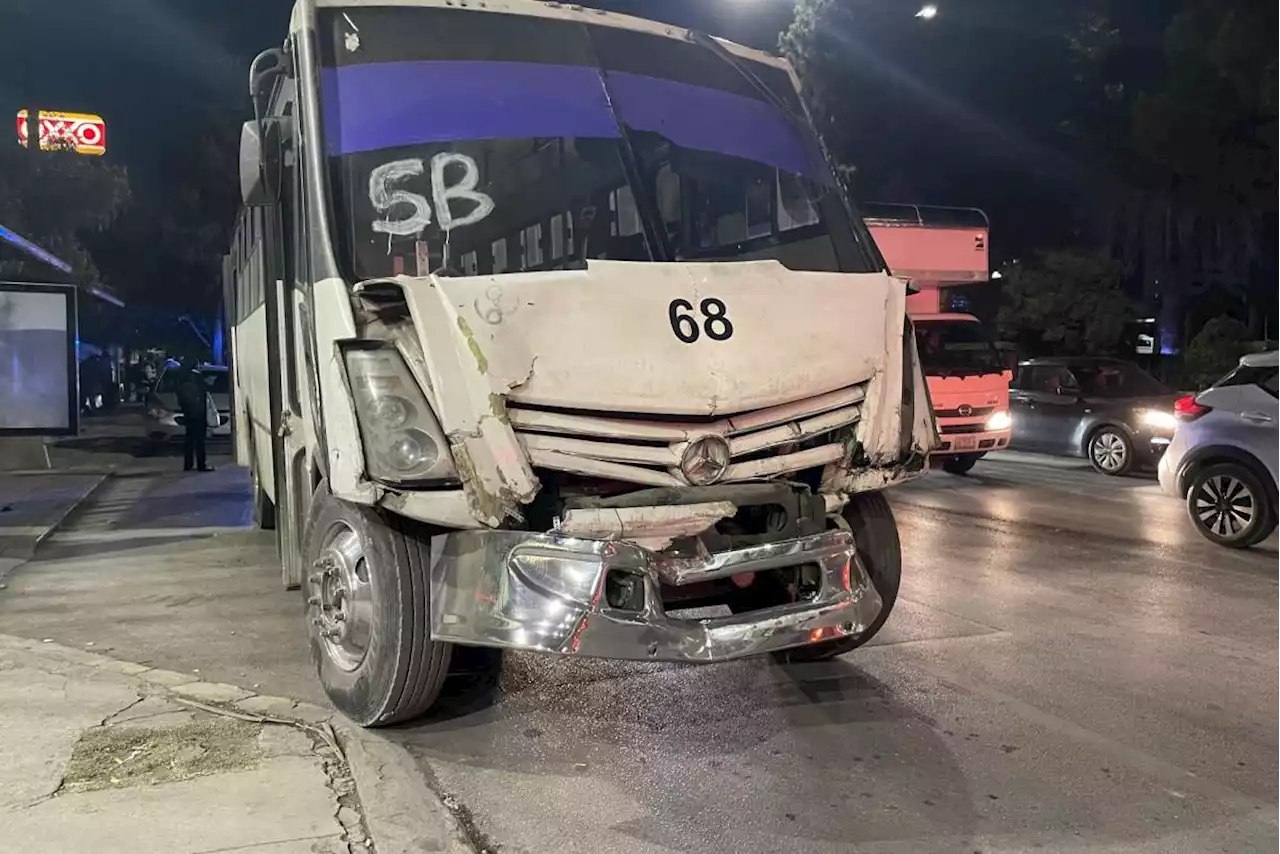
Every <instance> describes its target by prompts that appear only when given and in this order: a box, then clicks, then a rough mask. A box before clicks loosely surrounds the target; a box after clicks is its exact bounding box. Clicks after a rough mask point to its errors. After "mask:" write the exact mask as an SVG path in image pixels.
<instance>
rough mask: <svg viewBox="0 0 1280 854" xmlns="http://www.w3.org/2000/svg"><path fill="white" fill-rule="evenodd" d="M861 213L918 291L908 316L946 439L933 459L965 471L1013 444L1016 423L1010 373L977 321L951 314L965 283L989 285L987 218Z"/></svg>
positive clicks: (885, 207)
mask: <svg viewBox="0 0 1280 854" xmlns="http://www.w3.org/2000/svg"><path fill="white" fill-rule="evenodd" d="M862 212H863V215H864V216H865V218H866V222H867V226H868V227H869V228H870V229H871V234H872V236H873V237H874V238H875V241H876V245H877V246H879V247H880V252H881V254H883V255H884V258H885V261H886V262H887V263H888V265H889V269H890V270H891V271H892V272H893V274H894V275H896V276H902V277H904V278H907V279H910V280H911V281H912V282H913V284H914V285H915V287H916V288H917V289H918V291H919V292H918V293H915V294H912V295H911V296H909V297H907V313H908V314H909V315H910V317H911V321H912V323H913V325H914V326H915V330H916V345H917V348H918V350H919V352H920V360H921V363H922V365H923V367H924V372H925V378H926V380H927V382H928V386H929V396H930V398H931V399H932V401H933V413H934V416H935V418H936V419H937V422H938V432H939V433H940V434H941V440H942V441H941V445H940V447H939V449H938V450H937V451H935V452H934V456H935V458H936V459H937V460H938V461H940V462H941V464H942V468H943V470H945V471H947V472H950V473H951V474H964V473H965V472H967V471H969V470H970V469H971V468H973V466H974V463H976V462H977V461H978V460H979V459H981V458H982V457H983V456H984V455H985V454H986V453H987V452H988V451H994V450H998V449H1000V448H1005V447H1007V446H1008V444H1009V435H1010V427H1011V425H1012V422H1011V419H1010V416H1009V383H1010V381H1011V380H1012V379H1013V374H1012V372H1011V371H1010V370H1008V369H1007V368H1006V367H1005V364H1004V362H1003V360H1002V359H1001V357H1000V354H999V352H998V351H997V350H996V348H995V345H994V344H993V343H992V341H991V339H990V337H989V336H988V335H987V332H986V330H985V329H984V328H983V326H982V323H981V322H980V321H979V320H978V319H977V318H976V317H973V316H972V315H970V314H966V313H963V312H962V311H953V310H949V309H950V308H951V303H953V302H954V301H955V300H954V296H955V295H957V294H963V292H964V286H971V285H981V284H983V283H986V282H988V281H989V280H990V271H989V266H988V255H987V243H988V241H987V237H988V231H989V225H988V221H987V216H986V214H984V213H983V212H982V211H980V210H978V209H977V208H946V207H926V206H922V205H906V204H869V205H863V206H862Z"/></svg>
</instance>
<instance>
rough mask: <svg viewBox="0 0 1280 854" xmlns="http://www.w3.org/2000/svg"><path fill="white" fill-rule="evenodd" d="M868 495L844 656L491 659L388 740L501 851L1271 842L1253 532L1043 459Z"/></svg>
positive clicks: (1271, 562) (1266, 682)
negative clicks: (888, 583)
mask: <svg viewBox="0 0 1280 854" xmlns="http://www.w3.org/2000/svg"><path fill="white" fill-rule="evenodd" d="M893 500H894V506H895V513H896V514H897V518H898V523H899V526H900V528H901V534H902V540H903V550H904V564H905V570H904V578H903V589H902V598H901V599H900V600H899V603H898V607H897V609H896V610H895V612H894V615H893V617H892V618H891V619H890V621H889V623H888V625H887V626H886V628H885V629H884V631H883V632H882V633H881V635H880V637H878V638H876V640H875V641H874V642H873V643H872V645H870V646H869V647H867V648H864V649H862V650H859V651H856V652H854V653H851V654H849V655H847V656H845V657H844V658H843V659H841V660H838V661H834V662H829V663H825V664H821V665H807V666H794V665H789V666H780V665H778V664H775V663H773V662H772V661H769V660H758V659H757V660H749V661H741V662H734V663H730V664H724V665H717V666H713V667H684V666H672V665H631V664H617V663H608V662H590V661H565V660H557V659H553V658H544V657H539V656H528V655H513V656H509V657H508V661H507V667H506V672H505V674H504V677H503V680H502V690H501V692H500V694H499V695H498V698H497V702H496V703H495V704H494V705H492V706H490V707H488V708H485V709H482V710H480V711H476V712H472V713H470V714H466V715H462V716H460V717H457V718H455V719H453V720H449V721H444V722H433V723H430V724H425V725H421V726H418V727H410V728H404V729H401V730H398V731H397V732H396V734H395V736H394V737H396V738H399V739H403V741H404V743H405V744H407V745H408V746H409V747H410V749H411V750H412V751H413V752H414V754H415V755H416V756H417V757H418V758H419V759H420V761H421V763H422V764H423V767H424V768H426V769H427V770H428V771H429V772H430V773H433V774H434V775H435V776H436V778H437V779H438V781H439V783H440V785H441V786H442V788H443V789H444V790H446V791H448V792H451V793H452V794H454V795H455V796H456V797H457V798H458V799H459V801H460V802H461V803H462V804H464V805H465V806H466V807H467V808H468V809H469V810H470V811H471V813H472V815H473V817H474V819H475V822H476V826H477V827H478V828H479V830H480V831H481V832H483V834H485V835H486V836H487V837H488V838H489V839H490V840H492V841H493V842H494V843H497V844H498V845H499V846H500V847H501V850H503V851H512V852H516V851H518V852H571V851H572V852H578V851H581V852H660V851H661V852H668V851H711V850H718V851H734V852H781V851H797V852H799V851H804V852H815V851H824V852H825V851H831V852H836V851H843V852H847V851H867V852H897V851H902V852H931V851H937V852H966V854H968V852H974V851H983V852H993V851H1027V850H1033V849H1037V850H1048V851H1113V850H1114V851H1151V852H1175V851H1186V852H1206V851H1219V850H1221V851H1250V850H1258V851H1274V850H1275V848H1276V842H1277V831H1276V809H1275V801H1276V795H1277V792H1276V726H1277V718H1276V702H1277V691H1276V660H1277V659H1276V656H1277V642H1276V626H1277V622H1276V617H1277V611H1276V554H1275V545H1274V540H1272V541H1271V542H1270V543H1268V544H1265V546H1264V549H1263V550H1260V551H1254V552H1252V553H1249V554H1243V555H1242V554H1237V553H1231V552H1227V551H1225V550H1222V549H1218V548H1216V547H1214V546H1211V545H1210V544H1208V543H1204V542H1203V541H1201V540H1200V538H1199V537H1198V535H1196V534H1195V533H1194V531H1191V530H1190V529H1189V528H1188V527H1187V526H1186V520H1185V517H1183V515H1182V509H1181V506H1180V504H1179V503H1178V502H1177V501H1172V500H1169V499H1167V498H1165V497H1164V496H1163V495H1161V494H1160V493H1159V490H1158V487H1157V486H1156V485H1155V483H1154V481H1151V480H1149V479H1148V480H1143V479H1139V478H1134V479H1125V480H1124V481H1122V482H1118V483H1117V482H1114V481H1111V480H1107V479H1103V478H1101V476H1099V475H1096V474H1094V473H1093V472H1092V471H1089V470H1086V469H1082V468H1079V467H1078V466H1072V465H1070V464H1067V465H1063V464H1061V463H1060V462H1056V461H1055V462H1051V463H1050V464H1049V465H1047V466H1046V465H1043V464H1041V461H1035V464H1032V465H1028V464H1027V462H1025V461H1018V462H999V461H994V460H993V461H990V462H985V461H984V464H980V465H979V467H978V468H977V469H975V471H974V476H972V477H969V478H953V477H949V476H947V475H944V474H941V473H938V474H935V475H931V476H930V478H928V479H927V480H926V481H924V482H922V483H919V484H917V485H912V486H910V487H907V488H906V489H902V490H899V491H898V492H897V493H896V494H894V499H893ZM939 508H948V509H950V510H951V511H952V512H942V511H941V510H940V509H939Z"/></svg>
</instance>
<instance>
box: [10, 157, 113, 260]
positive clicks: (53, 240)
mask: <svg viewBox="0 0 1280 854" xmlns="http://www.w3.org/2000/svg"><path fill="white" fill-rule="evenodd" d="M128 198H129V180H128V176H127V174H126V172H125V170H124V169H123V168H122V167H119V166H114V165H112V164H110V163H109V162H106V161H104V160H103V159H102V158H98V157H89V156H84V155H80V154H75V153H74V152H70V151H49V152H44V153H42V154H40V155H33V154H31V153H30V152H29V151H27V150H26V149H23V148H21V147H19V146H17V145H14V144H7V145H0V224H3V225H4V226H5V227H7V228H9V229H10V230H12V231H15V232H17V233H18V234H21V235H22V236H23V237H25V238H27V239H28V240H30V241H32V242H33V243H35V244H37V245H39V246H41V247H43V248H44V249H47V250H48V251H49V252H51V253H52V254H54V255H56V256H57V257H59V258H61V259H63V260H64V261H66V262H67V263H69V264H70V265H71V267H72V273H71V278H72V280H73V281H75V282H78V283H83V284H95V283H98V282H99V281H100V277H99V274H98V270H97V267H96V266H95V264H94V259H93V257H92V254H91V253H90V251H89V249H88V247H87V246H86V241H87V240H89V239H91V237H92V235H94V234H98V233H101V232H102V231H103V230H104V229H106V228H107V227H108V226H110V225H111V223H112V222H113V221H114V220H115V218H116V216H117V215H118V213H119V212H120V210H121V209H122V207H123V206H124V205H125V203H126V202H127V201H128ZM5 258H6V260H0V276H2V277H5V278H25V279H28V280H40V279H45V280H47V279H49V278H51V277H58V278H62V274H60V273H58V272H57V271H56V270H54V269H53V268H51V267H50V266H48V265H47V264H45V263H44V262H41V261H37V260H35V259H32V258H29V257H27V256H25V255H23V254H21V253H17V254H16V255H15V254H12V253H8V252H6V253H5Z"/></svg>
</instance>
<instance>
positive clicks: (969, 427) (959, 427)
mask: <svg viewBox="0 0 1280 854" xmlns="http://www.w3.org/2000/svg"><path fill="white" fill-rule="evenodd" d="M939 429H940V431H941V432H942V435H944V436H951V435H955V434H959V433H985V432H987V425H986V424H941V425H939Z"/></svg>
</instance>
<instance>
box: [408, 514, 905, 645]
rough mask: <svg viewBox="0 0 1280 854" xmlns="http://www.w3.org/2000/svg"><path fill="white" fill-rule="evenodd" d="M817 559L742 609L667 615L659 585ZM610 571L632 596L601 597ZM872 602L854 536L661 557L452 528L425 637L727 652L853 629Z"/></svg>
mask: <svg viewBox="0 0 1280 854" xmlns="http://www.w3.org/2000/svg"><path fill="white" fill-rule="evenodd" d="M804 565H809V566H816V567H817V568H818V569H819V577H820V579H821V581H820V584H819V586H818V590H817V593H816V594H815V595H814V596H813V597H812V598H810V599H808V600H807V601H804V602H794V603H789V604H785V605H779V606H777V607H773V608H766V609H761V610H757V611H751V612H749V613H744V614H737V615H734V616H728V617H715V618H709V619H673V618H671V617H669V616H667V614H666V612H665V611H664V610H663V607H662V596H661V585H662V584H667V585H675V586H679V585H685V584H692V583H695V582H700V581H708V580H711V579H716V578H725V577H728V576H731V575H737V574H739V573H749V572H758V571H761V570H768V569H780V568H785V567H794V566H804ZM614 573H618V575H614V576H613V578H614V581H615V582H616V581H617V580H618V579H619V578H621V579H623V580H624V581H626V582H630V583H638V584H640V585H641V586H642V589H643V591H644V597H643V605H642V606H640V607H639V608H630V609H621V608H615V607H613V606H611V605H610V604H609V603H608V601H607V598H606V593H605V591H606V580H607V579H609V578H610V576H611V575H612V574H614ZM880 608H881V601H880V596H879V594H878V593H877V592H876V589H875V587H873V586H872V584H871V580H870V578H868V576H867V573H866V571H865V570H864V569H863V567H862V564H861V563H860V562H859V560H858V557H857V553H856V551H855V550H854V543H853V537H852V535H850V534H849V533H847V532H844V531H829V532H826V533H822V534H817V535H814V536H810V537H804V538H802V539H794V540H787V541H784V542H779V543H771V544H768V545H761V546H752V547H750V548H744V549H738V550H735V551H727V552H719V553H716V554H713V555H710V556H708V557H706V558H669V557H666V556H663V555H659V554H656V553H654V552H651V551H648V550H646V549H643V548H640V547H639V546H635V545H632V544H630V543H624V542H615V541H610V540H595V539H580V538H575V537H563V536H556V535H553V534H530V533H525V532H520V531H458V532H453V533H449V534H445V535H442V536H439V537H436V538H435V540H434V541H433V548H432V568H431V636H432V638H433V639H435V640H439V641H449V642H453V643H461V644H469V645H473V646H491V647H506V648H510V649H523V650H533V651H537V652H549V653H557V654H561V655H583V656H588V657H595V658H620V659H633V660H645V661H687V662H711V661H726V660H728V659H733V658H741V657H743V656H747V655H755V654H758V653H763V652H772V651H774V650H780V649H787V648H789V647H796V646H803V645H805V644H809V643H815V642H818V641H826V640H833V639H836V638H840V637H844V636H846V635H851V634H858V633H860V632H862V631H864V630H865V629H866V628H867V627H868V626H869V625H870V624H871V622H872V621H874V620H875V618H876V616H877V615H879V613H880Z"/></svg>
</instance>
